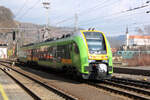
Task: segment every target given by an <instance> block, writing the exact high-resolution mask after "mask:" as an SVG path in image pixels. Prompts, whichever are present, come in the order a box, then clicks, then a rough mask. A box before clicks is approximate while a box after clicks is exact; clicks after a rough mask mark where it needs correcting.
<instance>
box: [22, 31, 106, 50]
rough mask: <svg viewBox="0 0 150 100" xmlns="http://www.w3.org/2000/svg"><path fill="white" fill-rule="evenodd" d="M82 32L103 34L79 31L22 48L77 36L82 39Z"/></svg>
mask: <svg viewBox="0 0 150 100" xmlns="http://www.w3.org/2000/svg"><path fill="white" fill-rule="evenodd" d="M82 32H101V31H96V30H79V31H76V32H74V33H70V34H63V35H62V36H61V37H53V38H48V39H47V40H45V41H42V42H39V43H30V44H27V45H23V46H22V47H30V46H35V45H40V44H45V43H49V42H54V41H67V40H71V39H73V37H75V36H80V37H82V38H83V35H82ZM101 33H102V34H104V33H103V32H101ZM71 37H72V38H71Z"/></svg>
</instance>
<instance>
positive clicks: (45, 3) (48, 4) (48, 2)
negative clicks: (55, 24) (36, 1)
mask: <svg viewBox="0 0 150 100" xmlns="http://www.w3.org/2000/svg"><path fill="white" fill-rule="evenodd" d="M43 7H44V8H45V9H46V12H47V25H46V26H45V28H44V30H45V32H44V34H43V39H44V40H45V38H48V35H49V30H48V28H49V8H50V1H49V0H46V1H43Z"/></svg>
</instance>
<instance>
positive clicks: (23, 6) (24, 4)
mask: <svg viewBox="0 0 150 100" xmlns="http://www.w3.org/2000/svg"><path fill="white" fill-rule="evenodd" d="M27 2H28V0H24V3H23V5H21V7H20V8H19V9H18V11H17V12H16V14H15V17H17V16H19V14H20V13H21V12H22V10H23V9H24V8H25V6H26V4H27Z"/></svg>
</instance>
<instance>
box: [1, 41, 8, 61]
mask: <svg viewBox="0 0 150 100" xmlns="http://www.w3.org/2000/svg"><path fill="white" fill-rule="evenodd" d="M0 59H7V44H1V43H0Z"/></svg>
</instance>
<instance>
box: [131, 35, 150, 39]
mask: <svg viewBox="0 0 150 100" xmlns="http://www.w3.org/2000/svg"><path fill="white" fill-rule="evenodd" d="M129 39H150V35H147V36H142V35H130V36H129Z"/></svg>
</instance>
